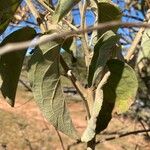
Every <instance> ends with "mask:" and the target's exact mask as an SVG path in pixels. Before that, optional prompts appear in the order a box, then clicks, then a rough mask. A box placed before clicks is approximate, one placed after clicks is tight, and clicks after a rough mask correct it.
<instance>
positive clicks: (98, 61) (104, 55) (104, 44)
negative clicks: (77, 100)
mask: <svg viewBox="0 0 150 150" xmlns="http://www.w3.org/2000/svg"><path fill="white" fill-rule="evenodd" d="M118 40H119V37H118V36H117V35H116V34H115V33H114V32H113V31H107V32H106V33H104V34H103V35H102V36H101V37H100V38H99V40H98V41H97V43H96V45H95V46H94V55H93V58H92V60H91V64H90V67H89V74H88V86H89V87H90V86H92V85H94V84H95V82H96V79H97V78H99V79H100V76H101V73H102V69H103V68H104V66H105V65H106V62H107V60H108V59H109V58H110V54H111V52H112V51H113V49H112V47H113V46H114V45H115V44H116V43H117V42H118Z"/></svg>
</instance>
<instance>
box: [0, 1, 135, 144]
mask: <svg viewBox="0 0 150 150" xmlns="http://www.w3.org/2000/svg"><path fill="white" fill-rule="evenodd" d="M79 1H80V0H76V1H74V0H59V1H58V4H57V7H56V9H55V10H54V13H53V15H52V22H53V24H54V25H57V24H58V23H59V22H61V20H62V19H63V18H64V17H65V16H66V15H67V14H68V13H69V11H70V10H71V9H72V8H73V6H75V5H76V4H78V3H79ZM20 2H21V1H20V0H8V1H6V0H5V1H3V2H1V6H0V14H1V15H0V17H1V18H0V19H1V20H2V22H1V23H0V33H1V34H2V33H3V31H4V30H5V29H6V27H7V26H8V23H9V22H10V21H11V18H12V17H13V15H14V13H15V11H16V9H17V7H18V6H19V5H20ZM92 2H93V3H94V1H92ZM6 8H7V9H6ZM91 8H92V7H91ZM95 8H96V11H95V10H94V11H95V12H96V13H97V17H98V23H104V22H107V21H112V20H121V17H122V13H121V11H120V9H119V8H118V6H116V5H114V4H113V3H112V2H111V1H110V0H99V1H98V3H97V5H96V6H95ZM117 30H118V28H117V27H113V28H112V29H110V30H103V31H98V32H97V40H96V44H95V45H94V49H93V57H92V60H91V62H90V65H89V67H88V68H87V70H88V72H87V74H88V77H87V89H94V90H92V92H93V94H92V95H94V97H93V99H94V104H93V106H92V110H90V116H91V117H90V118H89V121H88V125H87V128H86V129H85V132H84V133H83V135H82V138H81V137H80V136H79V135H78V133H77V131H76V129H75V127H74V125H73V123H72V121H71V118H70V115H69V112H68V109H67V107H66V103H65V98H64V96H63V92H62V89H61V82H60V81H61V72H60V69H59V67H60V66H59V65H60V63H61V62H60V57H61V51H60V50H61V49H62V48H63V49H64V50H65V51H67V52H69V53H70V54H72V52H71V51H70V44H68V43H70V42H65V40H66V38H63V37H62V39H59V40H53V41H50V42H47V43H46V44H41V45H38V46H37V47H36V48H35V50H34V53H33V55H32V57H31V59H30V61H29V80H30V82H31V85H32V90H33V94H34V97H35V101H36V102H37V104H38V105H39V107H40V109H41V111H42V112H43V114H44V115H45V117H46V118H47V120H48V121H50V122H51V123H52V124H53V125H54V126H55V128H56V129H58V130H60V131H62V132H63V133H65V134H67V135H68V136H70V137H72V138H75V139H81V140H82V141H83V142H88V141H90V140H92V138H93V137H94V136H95V135H96V134H98V133H100V132H101V131H102V130H104V129H105V128H106V127H107V125H108V123H109V122H110V120H111V117H112V113H113V112H118V113H121V112H124V111H126V110H127V109H128V108H129V106H130V104H131V103H132V100H133V99H134V97H135V94H136V90H137V87H138V84H137V78H136V75H135V72H134V70H133V69H132V68H131V67H130V66H129V65H128V64H127V63H125V62H124V60H123V59H122V57H120V53H121V45H120V43H119V36H118V35H117ZM55 32H60V31H57V30H55ZM26 33H28V34H26ZM46 34H52V32H47V33H46ZM35 35H36V32H35V31H34V29H33V28H30V27H25V28H22V29H19V30H17V31H15V32H13V33H12V34H10V35H9V36H7V37H6V38H5V39H4V40H3V41H2V43H1V46H3V45H5V44H7V43H13V42H21V41H26V40H30V39H33V37H35ZM41 36H45V35H44V34H43V35H41ZM80 37H81V36H80ZM69 41H73V40H69ZM71 43H72V42H71ZM25 53H26V49H25V50H22V51H17V52H11V53H7V54H4V55H2V56H1V58H0V73H1V76H2V79H3V83H2V87H1V91H2V94H3V96H4V97H5V98H6V99H7V100H8V102H9V104H11V106H14V103H15V95H16V89H17V84H18V80H19V75H20V72H21V68H22V63H23V60H24V57H25ZM107 71H109V72H110V76H109V77H108V80H107V83H106V84H105V85H104V86H103V87H100V84H102V83H101V81H102V78H103V77H104V76H105V73H106V72H107ZM85 90H86V89H85ZM80 92H81V91H80ZM81 94H83V95H86V93H81ZM86 100H87V101H89V100H90V99H88V98H87V99H86ZM89 107H90V106H89Z"/></svg>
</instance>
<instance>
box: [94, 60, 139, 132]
mask: <svg viewBox="0 0 150 150" xmlns="http://www.w3.org/2000/svg"><path fill="white" fill-rule="evenodd" d="M107 66H108V68H109V71H110V72H111V75H110V76H109V78H108V80H107V83H106V84H105V85H104V87H103V92H104V100H103V105H102V108H101V111H100V113H99V116H98V119H97V127H96V132H97V133H99V132H100V131H102V130H104V129H105V128H106V127H107V125H108V123H109V122H110V120H111V117H112V112H117V113H122V112H125V111H127V110H128V108H129V107H130V105H131V103H132V102H133V100H134V98H135V95H136V92H137V88H138V80H137V77H136V74H135V71H134V70H133V69H132V68H131V67H130V66H129V65H127V64H126V63H124V62H122V61H120V60H115V59H112V60H109V61H108V63H107Z"/></svg>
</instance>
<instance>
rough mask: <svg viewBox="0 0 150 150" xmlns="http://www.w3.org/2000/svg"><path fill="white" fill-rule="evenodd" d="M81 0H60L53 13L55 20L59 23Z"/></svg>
mask: <svg viewBox="0 0 150 150" xmlns="http://www.w3.org/2000/svg"><path fill="white" fill-rule="evenodd" d="M79 1H80V0H59V2H58V4H57V7H56V10H55V12H54V15H53V21H54V22H55V23H58V22H59V21H60V20H61V19H62V18H63V17H64V16H65V15H66V14H67V13H68V12H69V11H70V10H71V9H72V8H73V7H74V6H75V5H76V4H77V3H78V2H79Z"/></svg>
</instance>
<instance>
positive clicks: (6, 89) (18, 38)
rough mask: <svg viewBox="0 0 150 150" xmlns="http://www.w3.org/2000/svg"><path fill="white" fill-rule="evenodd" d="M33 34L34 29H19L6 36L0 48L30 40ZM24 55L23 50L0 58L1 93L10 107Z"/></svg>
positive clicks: (24, 51)
mask: <svg viewBox="0 0 150 150" xmlns="http://www.w3.org/2000/svg"><path fill="white" fill-rule="evenodd" d="M26 33H28V34H26ZM35 34H36V33H35V31H34V29H32V28H29V27H26V28H22V29H19V30H17V31H15V32H13V33H12V34H10V35H9V36H7V37H6V38H5V39H4V41H3V42H2V43H1V46H3V45H5V44H7V43H14V42H22V41H27V40H31V39H32V38H34V36H35ZM24 35H25V36H24ZM25 54H26V49H23V50H22V51H20V50H19V51H15V52H10V53H7V54H4V55H2V56H1V58H0V73H1V76H2V80H3V83H2V86H1V91H2V94H3V96H4V97H5V98H6V100H7V101H8V103H9V104H10V105H11V106H14V103H15V96H16V89H17V85H18V80H19V76H20V72H21V68H22V64H23V60H24V56H25Z"/></svg>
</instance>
